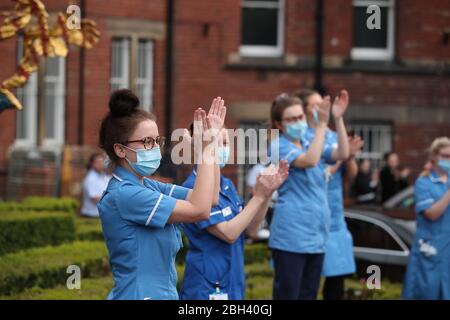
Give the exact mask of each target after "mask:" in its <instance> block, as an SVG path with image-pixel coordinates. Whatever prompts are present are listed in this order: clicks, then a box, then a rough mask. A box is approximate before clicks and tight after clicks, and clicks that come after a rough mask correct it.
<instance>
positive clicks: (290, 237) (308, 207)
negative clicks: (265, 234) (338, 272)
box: [269, 134, 333, 253]
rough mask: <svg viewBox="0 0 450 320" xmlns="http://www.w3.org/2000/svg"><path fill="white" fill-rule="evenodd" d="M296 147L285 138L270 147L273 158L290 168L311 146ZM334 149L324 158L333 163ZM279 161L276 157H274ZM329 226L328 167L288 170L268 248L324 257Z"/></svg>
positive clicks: (293, 168)
mask: <svg viewBox="0 0 450 320" xmlns="http://www.w3.org/2000/svg"><path fill="white" fill-rule="evenodd" d="M302 145H303V148H299V147H297V146H296V145H295V144H294V143H293V142H291V140H290V139H289V138H288V137H287V136H286V135H284V134H281V135H280V136H279V138H277V139H275V140H273V141H272V143H271V154H274V153H273V152H274V151H275V152H276V151H277V149H278V151H279V159H281V160H283V159H285V160H287V161H288V163H289V164H292V162H293V161H294V160H295V159H296V158H297V157H298V156H300V155H302V154H304V153H306V150H307V148H308V147H309V143H308V141H307V140H305V141H302ZM332 151H333V149H332V148H330V147H329V146H325V148H324V151H323V153H322V158H323V160H324V161H325V162H327V163H328V162H330V163H331V162H332ZM275 158H276V156H275ZM329 225H330V209H329V208H328V199H327V180H326V172H325V167H324V166H323V165H322V164H319V165H317V166H315V167H312V168H308V169H300V168H295V167H293V166H291V167H290V169H289V177H288V179H287V180H286V181H285V182H284V183H283V184H282V185H281V187H280V188H279V189H278V202H277V204H276V207H275V211H274V216H273V218H272V223H271V225H270V239H269V247H270V248H272V249H279V250H283V251H288V252H294V253H323V252H325V244H326V241H327V237H328V231H329Z"/></svg>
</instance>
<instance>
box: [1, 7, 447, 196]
mask: <svg viewBox="0 0 450 320" xmlns="http://www.w3.org/2000/svg"><path fill="white" fill-rule="evenodd" d="M73 2H74V1H68V0H67V1H56V0H44V3H45V4H46V5H47V8H48V9H49V11H51V12H56V11H61V10H64V9H65V8H66V6H67V4H69V3H73ZM86 2H87V15H88V18H92V19H94V20H95V21H96V22H97V24H98V27H99V29H100V31H101V32H102V37H101V41H100V43H99V44H98V45H97V46H96V47H95V49H94V50H87V51H86V53H85V54H86V61H85V64H86V69H85V81H84V92H85V96H84V97H83V102H84V108H85V112H84V119H83V126H82V128H83V136H84V144H86V145H91V146H93V145H95V144H96V143H97V139H98V137H97V132H98V128H99V123H100V121H101V119H102V117H103V116H104V114H105V113H106V112H107V101H108V97H109V91H110V85H109V79H110V69H111V65H110V60H111V59H110V56H111V37H112V34H111V33H110V32H109V30H108V29H107V20H108V19H112V18H125V19H130V20H133V19H142V20H152V21H160V22H164V20H165V14H166V13H165V5H166V1H165V0H152V1H148V0H129V1H119V0H95V1H92V0H87V1H86ZM175 3H176V25H175V43H174V49H175V55H174V62H175V64H174V95H173V112H172V114H171V117H172V126H173V127H174V128H178V127H185V126H187V125H188V124H189V123H190V122H191V121H192V112H193V110H194V109H195V108H196V107H198V106H205V107H208V106H209V103H210V101H211V99H212V98H213V97H214V96H218V95H220V96H222V97H224V98H225V99H226V101H227V105H228V106H229V108H230V113H229V118H228V120H229V122H228V125H229V126H230V127H234V126H237V125H238V124H239V122H240V121H241V118H240V117H239V114H240V111H239V109H240V108H245V106H246V105H250V104H256V105H259V106H265V108H266V109H267V107H268V105H270V102H271V100H272V99H273V98H274V97H275V96H276V95H278V94H279V93H281V92H292V91H294V90H296V89H298V88H300V87H311V86H312V85H313V83H314V73H313V58H314V54H315V45H316V36H315V21H314V19H315V3H316V1H315V0H286V8H287V9H286V18H285V22H286V24H285V36H284V37H285V39H284V42H285V46H284V47H285V48H284V51H285V56H284V57H282V58H280V59H272V60H270V61H268V62H257V63H256V64H254V61H253V64H248V63H247V64H246V61H244V60H243V59H241V58H240V57H239V55H238V52H239V45H240V32H241V7H240V3H241V0H227V1H211V0H197V1H192V0H177V1H175ZM351 3H352V1H349V0H333V1H331V0H328V1H325V30H324V34H325V40H324V51H325V52H324V54H325V56H324V61H325V75H324V80H323V82H324V86H325V89H326V90H327V91H328V92H329V93H331V94H336V93H337V92H338V91H339V90H340V89H341V88H347V89H348V90H349V91H350V94H351V110H350V111H349V115H348V117H347V118H348V120H352V119H361V118H362V119H375V120H389V121H391V122H392V123H393V125H394V132H395V135H394V148H395V150H396V151H398V152H400V153H401V158H402V159H403V160H404V161H405V163H406V164H408V165H411V166H413V168H414V170H415V171H418V170H420V167H421V164H422V163H423V162H424V161H425V156H424V154H423V150H424V148H425V147H426V146H427V145H428V144H429V143H430V142H431V141H432V139H433V138H435V137H437V136H440V135H447V136H448V133H449V132H450V81H449V72H448V64H449V63H450V45H448V44H447V45H445V44H444V43H443V41H442V34H443V32H444V30H447V31H448V30H449V28H450V25H449V19H448V16H449V14H450V12H449V11H450V6H449V1H448V0H433V1H431V0H429V1H422V0H409V1H404V0H397V1H396V3H397V4H396V12H397V19H396V32H395V34H396V45H395V52H396V60H395V61H396V63H394V64H393V66H387V67H386V66H382V67H380V68H379V67H378V66H377V65H376V64H374V65H369V66H367V65H366V67H361V68H360V67H358V66H355V65H352V64H351V63H350V64H348V63H349V59H350V51H351V46H352V5H351ZM10 8H11V5H10V4H8V3H7V2H2V4H0V10H2V9H10ZM0 52H2V62H1V67H0V79H5V78H6V77H7V76H8V75H10V74H12V73H13V72H14V66H15V63H16V61H15V56H16V44H15V39H14V40H9V41H3V42H0ZM405 65H406V66H408V67H405ZM154 67H155V73H154V93H155V96H154V105H155V113H156V115H157V117H158V120H159V121H158V122H159V130H160V132H164V123H165V121H164V115H165V113H164V85H165V38H164V37H162V38H161V39H157V40H156V41H155V63H154ZM424 67H426V68H425V69H424ZM78 84H79V49H76V48H75V49H73V50H72V51H71V52H70V55H69V57H68V60H67V88H66V94H67V97H66V124H65V125H66V137H65V139H66V142H67V144H69V145H73V144H77V143H78V127H79V119H78V103H79V95H78V92H79V88H78ZM267 116H268V115H267ZM15 117H16V112H15V111H11V110H9V111H6V112H3V113H2V114H1V115H0V128H1V135H0V172H2V170H3V172H5V170H6V166H7V159H8V157H7V154H8V149H9V146H10V145H11V144H12V143H13V142H14V139H15V130H16V128H15ZM233 173H234V172H231V171H230V174H233ZM1 179H2V177H1V175H0V182H1ZM0 192H1V190H0ZM3 193H4V192H3Z"/></svg>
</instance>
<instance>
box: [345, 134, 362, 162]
mask: <svg viewBox="0 0 450 320" xmlns="http://www.w3.org/2000/svg"><path fill="white" fill-rule="evenodd" d="M348 145H349V148H350V157H354V156H356V155H357V154H358V153H360V152H361V150H362V148H363V146H364V140H363V139H361V137H359V136H355V137H353V138H352V137H349V138H348Z"/></svg>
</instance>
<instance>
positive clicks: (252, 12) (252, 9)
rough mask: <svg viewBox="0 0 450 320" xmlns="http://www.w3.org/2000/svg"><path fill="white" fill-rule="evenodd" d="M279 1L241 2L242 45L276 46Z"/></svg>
mask: <svg viewBox="0 0 450 320" xmlns="http://www.w3.org/2000/svg"><path fill="white" fill-rule="evenodd" d="M279 10H280V0H262V1H253V0H245V1H243V2H242V44H243V45H247V46H277V45H278V43H279V39H278V32H279V30H278V29H279V21H278V19H279Z"/></svg>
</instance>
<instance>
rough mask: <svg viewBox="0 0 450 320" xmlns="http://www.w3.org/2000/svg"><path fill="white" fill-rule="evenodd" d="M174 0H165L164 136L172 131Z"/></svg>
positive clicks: (168, 136)
mask: <svg viewBox="0 0 450 320" xmlns="http://www.w3.org/2000/svg"><path fill="white" fill-rule="evenodd" d="M174 21H175V0H167V12H166V26H167V28H166V31H167V32H166V66H165V71H166V85H165V99H164V101H165V103H164V105H165V108H164V111H165V113H164V115H165V127H166V128H165V129H166V137H167V138H168V139H170V135H171V133H172V93H173V67H174V65H173V53H174V52H173V51H174V49H173V41H174V40H173V36H174V27H175V23H174Z"/></svg>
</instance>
